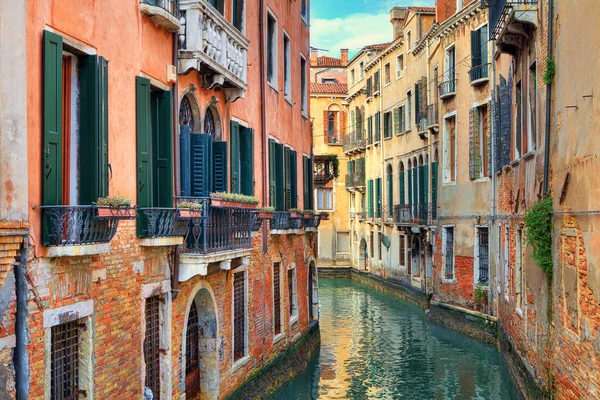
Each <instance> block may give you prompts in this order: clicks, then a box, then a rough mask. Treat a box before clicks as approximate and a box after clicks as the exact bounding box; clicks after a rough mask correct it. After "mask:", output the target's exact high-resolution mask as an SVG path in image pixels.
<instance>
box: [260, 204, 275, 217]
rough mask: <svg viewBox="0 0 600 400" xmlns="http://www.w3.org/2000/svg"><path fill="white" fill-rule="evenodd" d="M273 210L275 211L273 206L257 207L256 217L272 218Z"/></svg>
mask: <svg viewBox="0 0 600 400" xmlns="http://www.w3.org/2000/svg"><path fill="white" fill-rule="evenodd" d="M274 212H275V208H273V207H261V208H259V209H258V218H259V219H271V218H273V213H274Z"/></svg>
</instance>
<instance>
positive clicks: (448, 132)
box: [442, 116, 457, 183]
mask: <svg viewBox="0 0 600 400" xmlns="http://www.w3.org/2000/svg"><path fill="white" fill-rule="evenodd" d="M444 122H445V123H444V147H443V148H444V155H443V161H444V168H443V171H442V179H443V182H444V183H449V182H455V181H456V161H457V160H456V117H454V116H452V117H449V118H446V119H445V120H444Z"/></svg>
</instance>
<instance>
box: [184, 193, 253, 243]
mask: <svg viewBox="0 0 600 400" xmlns="http://www.w3.org/2000/svg"><path fill="white" fill-rule="evenodd" d="M177 201H178V202H179V201H195V202H197V203H200V204H202V211H201V213H200V214H201V216H200V218H193V219H191V220H189V221H188V222H187V229H186V233H185V237H184V251H183V252H184V253H193V254H209V253H218V252H223V251H232V250H240V249H250V248H252V236H251V229H252V222H253V215H252V214H253V213H254V212H255V210H252V209H247V208H221V207H214V206H212V205H211V202H210V199H209V198H206V197H178V198H177Z"/></svg>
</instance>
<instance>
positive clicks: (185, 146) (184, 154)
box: [179, 125, 192, 196]
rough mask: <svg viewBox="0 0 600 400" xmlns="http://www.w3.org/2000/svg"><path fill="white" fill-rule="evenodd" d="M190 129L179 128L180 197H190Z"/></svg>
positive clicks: (187, 126)
mask: <svg viewBox="0 0 600 400" xmlns="http://www.w3.org/2000/svg"><path fill="white" fill-rule="evenodd" d="M190 134H191V129H190V126H189V125H181V126H180V127H179V169H180V174H181V195H182V196H191V195H192V173H191V166H192V154H191V151H192V149H191V140H192V138H191V136H190Z"/></svg>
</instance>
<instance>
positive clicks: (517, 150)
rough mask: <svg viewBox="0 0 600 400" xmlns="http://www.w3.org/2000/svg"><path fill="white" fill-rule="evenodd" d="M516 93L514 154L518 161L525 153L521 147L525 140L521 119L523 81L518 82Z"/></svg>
mask: <svg viewBox="0 0 600 400" xmlns="http://www.w3.org/2000/svg"><path fill="white" fill-rule="evenodd" d="M516 92H517V99H516V101H517V104H516V106H515V107H516V116H515V124H516V127H515V143H514V152H513V159H515V160H516V159H518V158H520V157H521V156H522V155H523V153H521V145H522V138H523V131H522V129H523V123H522V120H521V118H523V108H522V107H523V91H522V88H521V81H519V82H517V85H516Z"/></svg>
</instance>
